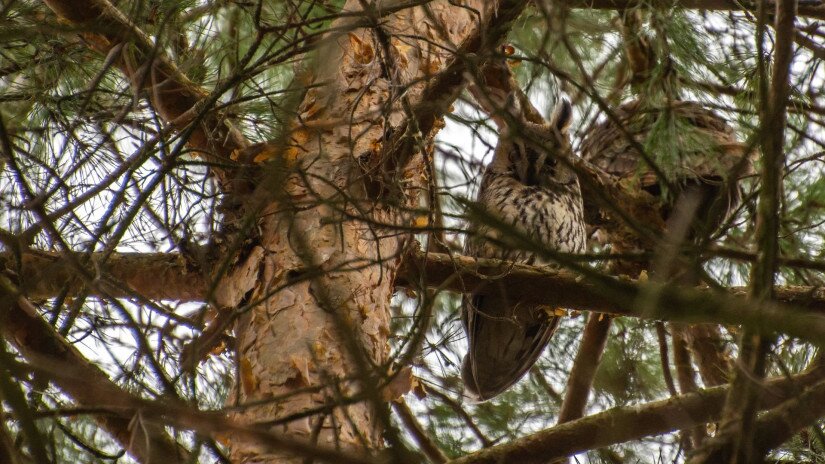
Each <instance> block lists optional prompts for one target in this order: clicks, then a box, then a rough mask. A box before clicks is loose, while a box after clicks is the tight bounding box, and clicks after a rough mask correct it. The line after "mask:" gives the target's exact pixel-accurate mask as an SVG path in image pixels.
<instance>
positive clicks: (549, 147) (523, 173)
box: [462, 97, 585, 401]
mask: <svg viewBox="0 0 825 464" xmlns="http://www.w3.org/2000/svg"><path fill="white" fill-rule="evenodd" d="M516 102H517V100H516V99H515V98H513V97H511V98H509V99H508V100H507V103H506V106H507V108H506V109H507V112H508V113H509V114H510V116H511V117H509V118H505V119H506V120H507V121H509V122H508V123H507V128H506V129H505V130H504V131H503V133H502V134H501V136H500V138H499V144H498V146H497V147H496V151H495V153H494V155H493V161H492V162H491V163H490V165H489V166H488V167H487V169H486V171H485V173H484V176H483V177H482V181H481V188H480V190H479V192H478V197H477V206H478V207H479V208H480V209H482V210H483V211H484V213H485V214H488V215H490V216H492V217H494V218H496V219H497V220H498V221H500V222H501V223H503V224H506V225H507V227H501V228H497V227H493V226H490V225H488V224H485V223H484V222H483V221H479V222H474V223H472V224H471V225H470V227H469V235H468V238H467V244H466V247H465V252H466V254H468V255H470V256H477V257H483V258H499V259H507V260H511V261H516V262H520V263H526V264H547V262H546V261H545V260H543V259H542V258H541V256H539V255H537V254H536V253H534V252H531V251H527V250H524V249H523V247H521V246H519V244H520V243H523V241H521V240H519V239H514V238H513V237H514V236H517V235H519V234H522V235H525V236H527V237H529V238H530V239H532V240H533V241H535V242H538V243H541V244H542V245H543V246H545V247H547V248H548V249H552V250H556V251H560V252H568V253H580V252H583V251H584V248H585V229H584V219H583V217H582V199H581V191H580V189H579V182H578V179H577V178H576V176H575V174H574V173H573V172H572V171H571V170H570V169H568V168H567V167H566V166H565V165H564V163H562V162H561V161H560V160H559V159H560V157H563V156H569V155H570V153H571V151H570V143H569V140H568V136H567V126H568V122H569V119H570V114H571V108H570V104H569V103H568V102H567V101H563V102H562V103H561V104H559V105H558V106H557V108H556V111H555V112H554V115H553V118H552V120H551V123H550V124H547V125H543V124H542V125H540V124H534V123H530V122H527V121H526V120H524V118H522V117H521V114H522V113H521V111H520V110H519V109H518V104H517V103H516ZM517 297H518V295H511V294H509V293H508V292H507V289H506V288H504V286H502V285H500V284H498V283H496V282H491V283H490V284H488V285H487V287H486V288H483V289H479V291H477V292H475V293H473V294H470V295H466V296H465V298H464V301H463V307H462V321H463V323H464V327H465V330H466V332H467V342H468V350H467V356H466V357H465V358H464V365H463V367H462V377H463V379H464V385H465V389H466V392H467V393H468V394H469V395H470V396H472V397H474V398H475V399H476V400H482V401H483V400H487V399H490V398H492V397H494V396H496V395H498V394H500V393H502V392H503V391H504V390H506V389H507V388H508V387H510V386H511V385H512V384H514V383H515V382H516V381H518V380H519V379H520V378H521V377H522V376H523V375H524V374H525V373H526V372H527V371H528V370H529V369H530V367H531V366H532V365H533V364H534V363H535V362H536V360H537V359H538V357H539V356H540V355H541V353H542V351H543V350H544V347H545V346H546V345H547V342H548V341H549V340H550V337H551V336H552V335H553V332H554V331H555V329H556V327H557V326H558V323H559V317H558V316H555V315H553V314H548V308H545V307H541V306H535V305H525V304H518V303H516V301H515V300H516V299H517Z"/></svg>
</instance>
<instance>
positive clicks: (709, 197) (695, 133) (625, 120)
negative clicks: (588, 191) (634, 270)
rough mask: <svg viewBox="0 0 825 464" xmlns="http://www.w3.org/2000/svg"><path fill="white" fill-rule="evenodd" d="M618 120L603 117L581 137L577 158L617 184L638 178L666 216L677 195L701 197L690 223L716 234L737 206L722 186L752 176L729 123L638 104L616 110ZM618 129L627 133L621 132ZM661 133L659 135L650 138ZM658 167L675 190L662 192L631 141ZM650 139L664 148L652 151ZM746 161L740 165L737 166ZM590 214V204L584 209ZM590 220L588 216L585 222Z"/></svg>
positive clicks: (699, 111)
mask: <svg viewBox="0 0 825 464" xmlns="http://www.w3.org/2000/svg"><path fill="white" fill-rule="evenodd" d="M614 114H615V116H616V120H613V119H611V118H607V119H606V120H605V121H604V122H602V123H600V124H598V125H596V126H594V127H593V128H592V129H591V130H589V131H588V133H587V134H586V135H585V138H584V140H583V141H582V145H581V156H582V157H583V158H584V159H586V160H587V161H590V162H591V163H593V164H594V165H596V166H597V167H599V168H601V169H602V170H603V171H605V172H607V173H608V174H611V175H614V176H616V177H619V178H621V179H629V178H636V179H638V181H639V184H640V186H641V188H643V189H645V190H647V191H648V192H650V193H652V194H653V195H655V196H663V197H664V198H665V200H666V201H665V208H664V211H663V213H664V215H665V216H666V217H667V216H669V215H670V214H671V212H672V211H673V208H674V206H675V204H676V202H677V201H678V199H679V197H680V195H683V194H684V193H687V192H690V193H693V194H697V195H699V206H698V208H697V210H698V211H699V212H701V214H702V216H703V219H706V221H702V223H701V224H700V223H697V224H694V227H695V228H699V229H700V230H699V231H694V232H699V233H701V234H702V235H705V234H707V233H709V232H712V231H713V230H715V229H716V228H717V227H718V226H719V225H720V224H721V223H722V222H723V221H724V219H725V218H726V217H727V216H728V215H729V213H730V212H731V211H732V210H733V208H734V207H735V206H736V205H737V204H738V202H739V197H740V194H739V188H738V187H737V186H735V185H734V186H733V188H731V189H730V190H728V191H725V192H723V191H722V187H723V184H724V181H725V180H726V179H728V178H729V177H730V176H731V175H736V176H739V177H741V176H742V175H745V174H749V173H750V172H752V166H751V164H750V158H749V157H747V156H746V154H745V152H746V146H745V145H744V144H743V143H741V142H740V141H739V140H738V139H737V137H736V133H735V132H734V130H733V128H732V127H731V126H730V125H728V124H727V122H726V121H725V120H724V119H723V118H721V117H720V116H718V115H717V114H715V113H714V112H713V111H710V110H708V109H706V108H704V107H702V106H701V105H699V104H698V103H694V102H687V101H673V102H671V103H670V105H668V106H648V105H645V104H643V102H641V101H639V100H634V101H631V102H628V103H625V104H622V105H621V106H619V107H618V108H616V109H615V110H614ZM622 128H623V129H624V131H626V133H624V132H623V131H622ZM655 131H660V132H661V133H659V134H654V132H655ZM628 135H629V136H630V137H632V140H635V142H636V143H638V144H639V145H641V146H643V147H647V148H646V149H645V153H646V154H647V155H648V156H649V157H650V158H651V159H652V160H653V162H654V163H656V165H657V166H658V167H659V169H660V170H661V172H662V173H664V175H665V177H666V178H667V181H668V183H670V184H671V186H672V187H674V190H675V191H672V192H665V191H664V190H665V189H664V188H663V185H665V183H663V182H662V181H661V179H660V178H659V177H658V176H657V175H656V173H655V172H654V170H653V169H651V168H650V166H649V165H648V164H647V163H646V162H644V161H643V158H642V156H641V154H640V153H639V151H638V150H637V149H636V148H635V147H634V144H633V143H632V142H631V138H630V137H628ZM652 137H658V138H659V139H661V140H666V143H662V144H659V145H658V146H654V147H652V148H651V147H650V144H649V141H650V138H652ZM743 158H744V164H743V165H742V166H740V163H742V161H743ZM587 207H588V208H587V209H588V211H591V208H590V205H587ZM592 218H593V216H592V215H590V214H588V222H590V221H591V219H592Z"/></svg>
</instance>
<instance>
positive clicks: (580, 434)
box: [451, 368, 825, 464]
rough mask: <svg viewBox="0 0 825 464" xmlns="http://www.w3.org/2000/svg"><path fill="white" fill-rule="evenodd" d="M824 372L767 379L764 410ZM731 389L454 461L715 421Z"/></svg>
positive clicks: (504, 458)
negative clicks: (788, 377) (789, 377)
mask: <svg viewBox="0 0 825 464" xmlns="http://www.w3.org/2000/svg"><path fill="white" fill-rule="evenodd" d="M823 374H825V372H823V370H822V368H815V369H813V370H811V371H810V372H807V373H805V374H801V375H799V376H796V377H794V378H793V379H787V378H782V379H774V380H770V381H767V382H766V383H765V389H764V391H765V394H764V395H762V399H761V403H760V409H763V410H764V409H769V408H773V407H775V406H777V405H779V404H781V403H782V402H783V401H786V400H788V399H789V398H792V397H793V396H794V395H796V394H797V393H798V391H799V389H801V388H805V387H807V386H811V385H814V384H816V383H817V382H819V381H820V380H821V379H822V377H823ZM819 385H821V384H819ZM728 388H729V387H728V386H723V387H714V388H709V389H706V390H700V391H698V392H696V393H689V394H686V395H680V396H676V397H673V398H669V399H666V400H661V401H654V402H651V403H647V404H645V405H642V406H629V407H620V408H613V409H610V410H607V411H605V412H602V413H599V414H594V415H592V416H588V417H585V418H583V419H579V420H576V421H573V422H567V423H565V424H562V425H558V426H556V427H553V428H550V429H547V430H543V431H541V432H538V433H535V434H533V435H529V436H527V437H524V438H519V439H516V440H513V441H511V442H509V443H506V444H503V445H499V446H494V447H492V448H487V449H484V450H481V451H478V452H476V453H473V454H470V455H467V456H464V457H462V458H459V459H456V460H454V461H451V463H452V464H484V463H490V464H493V463H499V462H518V463H519V464H531V463H544V462H548V461H550V460H552V459H557V458H561V457H565V456H570V455H572V454H575V453H578V452H582V451H587V450H591V449H596V448H601V447H604V446H610V445H614V444H617V443H624V442H627V441H632V440H638V439H640V438H643V437H647V436H652V435H661V434H665V433H669V432H672V431H674V430H680V429H687V428H691V427H694V426H697V425H699V424H705V423H708V422H714V421H716V420H718V419H719V416H720V415H721V408H722V405H723V403H724V400H725V395H726V394H727V391H728Z"/></svg>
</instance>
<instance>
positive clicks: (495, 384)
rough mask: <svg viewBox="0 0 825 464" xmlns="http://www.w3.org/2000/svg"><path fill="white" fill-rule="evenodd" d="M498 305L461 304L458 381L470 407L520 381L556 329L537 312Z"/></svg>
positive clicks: (486, 300) (483, 300)
mask: <svg viewBox="0 0 825 464" xmlns="http://www.w3.org/2000/svg"><path fill="white" fill-rule="evenodd" d="M497 300H498V301H497ZM496 303H499V304H496ZM501 303H503V302H502V301H501V299H500V298H495V297H489V296H486V297H479V296H474V297H473V298H472V301H466V300H465V302H464V305H465V308H464V311H465V324H466V329H467V342H468V350H467V355H466V356H465V357H464V363H463V365H462V368H461V377H462V379H463V381H464V391H465V394H466V395H467V396H468V397H470V399H471V401H475V402H482V401H487V400H489V399H491V398H493V397H495V396H497V395H499V394H501V393H503V392H504V391H505V390H507V389H508V388H510V386H512V385H513V384H514V383H516V382H517V381H518V380H519V379H521V378H522V377H523V376H524V374H526V373H527V372H528V371H529V370H530V368H531V367H533V364H535V363H536V360H538V358H539V356H541V353H542V351H544V347H545V346H547V343H548V342H549V341H550V337H552V336H553V332H555V331H556V328H557V327H558V325H559V321H560V318H559V317H558V316H552V315H549V314H547V312H546V311H544V310H543V308H542V307H539V306H533V305H516V306H515V307H508V306H503V305H501Z"/></svg>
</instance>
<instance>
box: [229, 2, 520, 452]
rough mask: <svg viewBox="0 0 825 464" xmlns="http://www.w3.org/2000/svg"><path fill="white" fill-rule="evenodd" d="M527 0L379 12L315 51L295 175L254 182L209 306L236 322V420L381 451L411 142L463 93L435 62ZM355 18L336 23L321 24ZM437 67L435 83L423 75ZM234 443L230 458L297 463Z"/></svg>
mask: <svg viewBox="0 0 825 464" xmlns="http://www.w3.org/2000/svg"><path fill="white" fill-rule="evenodd" d="M525 3H526V2H513V4H507V3H506V2H496V3H493V2H483V1H475V2H462V5H461V6H458V5H457V4H455V3H453V4H451V3H448V2H446V1H445V2H442V1H436V2H431V3H428V4H427V5H426V6H423V7H415V8H409V9H405V10H401V11H398V12H396V13H394V14H391V15H388V16H385V17H383V18H382V19H381V22H380V26H379V27H376V28H370V29H368V28H353V29H351V30H350V31H349V32H347V33H345V34H338V35H336V36H330V37H328V39H327V43H326V45H324V46H323V47H322V48H321V49H320V50H319V51H318V52H317V56H316V59H317V63H319V64H320V65H319V66H318V67H317V68H316V69H315V70H314V71H313V72H312V83H313V84H317V85H318V86H317V87H314V88H312V89H311V90H309V91H308V93H307V94H306V96H305V98H304V99H303V101H302V103H301V104H300V106H299V110H298V113H299V120H300V121H301V125H300V126H299V125H298V124H297V123H296V125H295V126H294V127H293V129H292V133H291V138H292V139H293V140H295V141H296V142H297V143H296V146H295V147H294V148H290V149H287V150H286V152H284V155H285V156H286V157H287V159H285V160H283V165H286V166H287V167H290V164H294V167H295V168H296V169H293V170H292V171H291V174H289V176H288V177H287V178H285V179H278V183H270V185H263V186H262V187H263V188H261V189H259V192H258V193H259V195H263V199H262V200H258V201H260V205H261V206H262V207H261V208H260V210H259V211H256V212H255V215H256V220H255V229H256V230H257V231H258V233H257V236H256V237H253V238H252V244H251V246H249V247H247V251H246V253H245V255H244V256H242V257H240V259H239V264H238V265H237V266H236V267H235V268H234V269H233V271H232V272H231V273H230V274H229V275H227V276H226V277H225V278H224V279H223V280H222V281H221V282H220V283H219V285H218V289H219V290H218V293H217V298H218V304H219V306H220V307H221V308H224V310H229V311H234V310H238V309H243V313H242V315H241V317H239V318H238V321H237V324H236V326H235V333H236V337H237V346H236V350H237V362H238V366H239V381H238V382H237V386H236V388H235V390H234V391H233V392H232V394H231V398H230V400H229V403H230V404H231V405H235V406H242V405H245V404H250V403H252V404H254V405H253V406H247V407H242V408H241V409H240V410H239V411H238V412H237V413H236V414H235V419H237V420H239V421H241V422H246V423H258V424H265V425H267V426H269V428H270V429H271V430H281V431H283V432H284V433H285V434H287V435H289V436H292V437H293V438H295V439H298V440H312V441H314V442H317V443H318V444H320V445H322V446H331V447H341V448H343V449H351V450H364V449H373V448H379V447H380V446H381V443H382V441H381V440H382V433H384V432H385V431H386V429H387V426H388V425H389V424H388V423H387V421H388V418H387V409H386V406H385V405H383V404H382V403H381V398H380V390H381V389H382V387H383V385H384V381H385V380H386V379H388V377H389V376H390V366H388V365H387V363H388V359H387V358H388V344H387V340H388V335H389V305H390V297H391V296H392V293H393V289H394V280H395V276H396V273H397V270H398V267H399V265H400V262H401V258H402V256H403V249H404V246H405V241H406V240H407V239H408V238H409V236H410V235H409V233H408V232H406V233H404V232H399V230H403V229H409V225H410V224H411V223H412V221H413V220H414V219H415V218H414V215H413V214H411V213H409V212H408V211H409V208H411V207H413V206H415V205H416V204H417V198H416V194H417V191H418V188H419V186H420V185H421V183H422V179H421V176H420V175H419V174H418V173H419V172H421V169H420V163H421V158H420V156H417V155H416V152H417V151H418V147H420V146H422V145H416V144H412V145H411V143H412V142H411V141H415V140H419V143H420V142H422V141H423V143H424V144H426V143H427V141H428V140H430V138H431V137H432V135H433V134H434V130H433V129H437V127H438V122H437V121H438V117H437V114H438V112H439V111H444V110H445V109H446V108H447V107H448V106H449V103H450V101H451V100H452V99H453V98H455V96H456V95H457V91H458V90H459V89H460V84H461V81H462V78H461V74H460V73H456V72H455V70H453V72H452V74H450V72H451V71H450V69H447V74H446V77H444V76H445V74H444V70H445V68H447V67H448V66H452V65H455V63H456V62H459V63H460V61H461V60H463V58H462V57H461V56H460V54H461V53H462V51H471V50H470V49H473V48H474V50H472V51H475V52H478V51H480V47H481V46H482V45H484V46H486V45H487V43H486V42H487V41H492V44H491V45H495V43H496V42H497V41H498V40H500V33H499V34H498V37H497V36H496V34H495V33H489V31H488V33H489V37H486V36H479V35H478V33H479V32H480V31H485V30H486V25H487V24H488V23H489V22H490V21H492V20H495V21H503V22H509V21H510V17H508V16H507V15H511V16H514V13H515V12H517V11H519V10H520V9H521V8H522V7H523V5H524V4H525ZM362 9H365V13H366V14H365V17H366V18H370V17H373V18H377V15H378V14H379V13H380V11H381V5H380V4H379V5H378V6H375V7H372V6H368V5H367V3H366V2H358V1H350V2H347V4H346V5H345V6H344V10H345V11H356V10H358V11H361V10H362ZM352 24H354V23H353V21H352V19H349V18H346V19H342V20H339V21H338V22H337V23H336V24H333V25H332V28H333V30H335V29H337V28H342V29H346V28H347V27H350V26H351V25H352ZM457 46H458V47H459V48H457ZM460 68H461V67H460V66H459V67H458V68H457V69H459V70H460ZM437 73H442V74H441V77H440V80H439V79H438V78H437V79H435V80H434V81H432V82H431V81H429V79H431V78H432V77H433V76H434V75H435V74H437ZM405 86H406V90H401V89H402V88H403V87H405ZM430 86H431V87H433V88H436V87H439V86H441V87H443V88H441V89H438V90H439V92H440V100H439V101H433V100H432V99H430V100H427V101H422V100H424V99H425V98H427V96H428V95H429V93H430V91H431V89H430V88H429V87H430ZM433 115H436V117H433ZM419 129H420V130H421V133H418V131H419ZM405 131H406V132H405ZM388 134H391V136H390V137H387V135H388ZM398 134H400V136H398ZM388 139H389V142H387V140H388ZM396 141H397V142H398V143H397V144H393V142H396ZM291 155H296V156H295V157H294V159H290V157H291ZM365 174H366V175H367V176H370V178H369V179H368V181H367V182H364V180H363V178H364V176H365ZM259 198H260V197H259ZM371 224H372V225H371ZM374 224H386V225H389V226H388V227H384V226H376V225H374ZM393 226H397V227H398V229H399V230H393V229H394V227H393ZM317 271H321V272H317ZM284 283H291V285H288V286H284ZM273 289H278V290H276V291H273ZM276 397H278V398H280V399H279V400H278V401H277V402H275V401H271V402H268V401H267V400H268V399H271V398H276ZM353 398H354V399H356V400H357V401H348V399H353ZM347 402H348V405H347V406H344V405H343V404H344V403H347ZM333 403H338V404H339V406H331V404H333ZM311 411H318V412H319V413H316V414H309V413H308V412H311ZM289 417H293V418H294V420H289V421H282V419H283V418H289ZM385 438H387V437H385ZM388 439H389V440H390V441H392V435H391V434H390V435H389V437H388ZM230 442H231V457H232V459H233V461H234V462H300V461H301V459H302V458H301V457H298V456H294V455H289V454H285V453H273V452H267V451H266V450H262V449H260V448H259V447H258V446H257V444H256V443H254V442H249V441H245V440H242V439H239V438H237V437H236V438H234V439H231V441H230ZM393 448H394V449H395V448H397V447H393Z"/></svg>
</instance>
